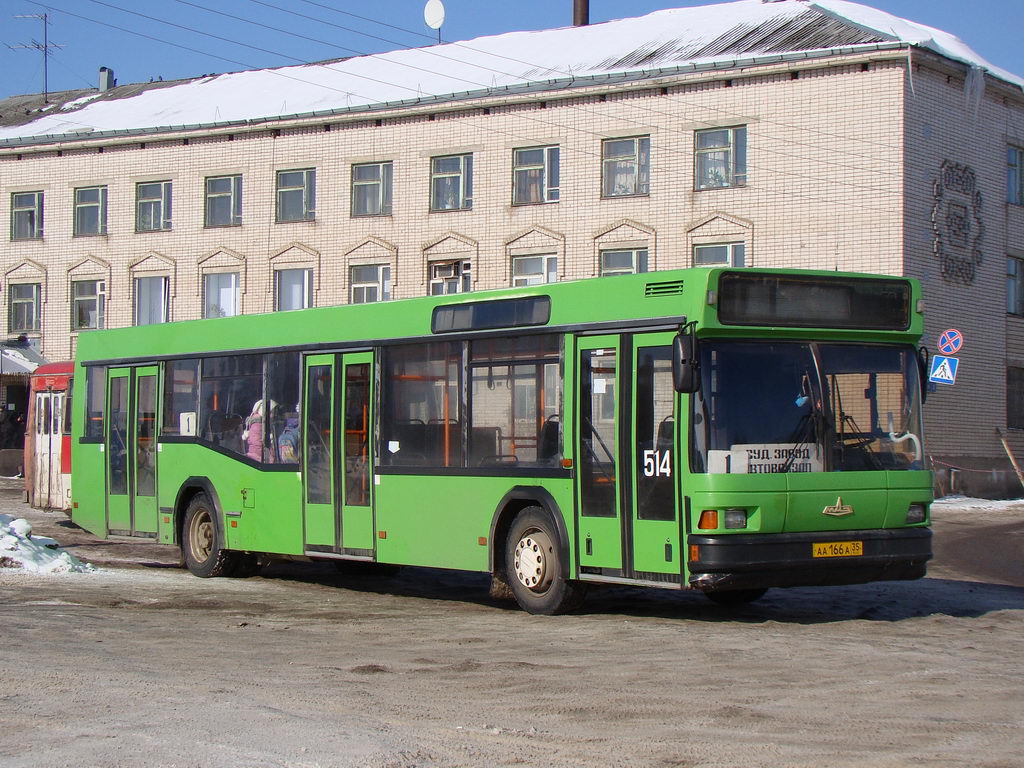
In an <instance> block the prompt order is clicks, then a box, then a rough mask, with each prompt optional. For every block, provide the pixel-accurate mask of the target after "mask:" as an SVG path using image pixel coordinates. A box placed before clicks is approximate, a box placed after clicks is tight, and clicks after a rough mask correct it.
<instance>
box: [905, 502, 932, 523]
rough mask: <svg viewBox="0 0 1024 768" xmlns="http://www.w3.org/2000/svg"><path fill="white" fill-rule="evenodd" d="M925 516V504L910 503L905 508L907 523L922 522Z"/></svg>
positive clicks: (926, 515) (926, 511) (926, 508)
mask: <svg viewBox="0 0 1024 768" xmlns="http://www.w3.org/2000/svg"><path fill="white" fill-rule="evenodd" d="M927 517H928V505H927V504H911V505H910V507H908V508H907V523H923V522H924V521H925V519H926V518H927Z"/></svg>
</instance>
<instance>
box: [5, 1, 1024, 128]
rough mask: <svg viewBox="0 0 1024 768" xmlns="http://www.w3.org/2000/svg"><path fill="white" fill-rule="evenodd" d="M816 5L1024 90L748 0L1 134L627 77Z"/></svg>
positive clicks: (128, 102) (353, 63)
mask: <svg viewBox="0 0 1024 768" xmlns="http://www.w3.org/2000/svg"><path fill="white" fill-rule="evenodd" d="M809 8H814V9H816V10H818V11H820V12H822V13H825V14H828V15H831V16H836V17H840V18H842V19H845V20H848V21H850V22H852V23H854V24H857V25H859V26H861V27H865V28H868V29H870V30H873V31H875V32H876V33H878V35H879V36H880V37H889V38H891V39H892V40H893V41H901V42H904V43H909V44H911V45H916V46H920V47H922V48H927V49H929V50H932V51H935V52H937V53H940V54H942V55H944V56H948V57H950V58H953V59H956V60H958V61H962V62H965V63H967V64H969V65H971V66H973V67H977V68H979V69H982V70H987V71H988V72H990V73H991V74H993V75H995V76H996V77H999V78H1002V79H1004V80H1006V81H1008V82H1010V83H1013V84H1015V85H1018V86H1021V87H1024V79H1021V78H1019V77H1017V76H1015V75H1013V74H1011V73H1010V72H1007V71H1005V70H1003V69H1000V68H998V67H995V66H993V65H992V64H990V63H989V62H987V61H986V60H985V59H983V58H982V57H981V56H979V55H978V54H977V53H975V52H974V51H973V50H971V48H970V47H969V46H968V45H966V44H965V43H964V42H963V41H961V40H960V39H959V38H957V37H956V36H955V35H951V34H949V33H947V32H943V31H941V30H938V29H934V28H932V27H928V26H925V25H922V24H916V23H914V22H912V21H908V20H906V19H902V18H900V17H898V16H893V15H892V14H889V13H885V12H884V11H879V10H876V9H874V8H870V7H868V6H864V5H861V4H859V3H853V2H847V0H820V2H817V3H807V2H803V1H801V0H779V1H778V2H772V3H762V2H761V0H739V1H738V2H732V3H721V4H718V5H710V6H700V7H695V8H675V9H668V10H663V11H656V12H654V13H650V14H648V15H646V16H640V17H637V18H628V19H620V20H617V21H609V22H606V23H603V24H593V25H590V26H587V27H567V28H562V29H549V30H541V31H536V32H511V33H507V34H503V35H495V36H490V37H481V38H477V39H475V40H470V41H466V42H463V43H449V44H444V45H434V46H429V47H425V48H410V49H403V50H396V51H390V52H387V53H380V54H374V55H367V56H356V57H354V58H350V59H345V60H343V61H335V62H326V63H318V64H305V65H300V66H292V67H280V68H276V69H263V70H254V71H248V72H235V73H229V74H223V75H217V76H210V77H203V78H196V79H194V80H190V81H187V82H184V83H181V84H180V85H172V86H169V87H164V88H159V89H153V90H149V91H145V92H143V93H140V94H138V95H136V96H133V97H130V98H123V99H101V100H98V101H95V102H91V103H86V104H84V106H83V107H82V108H81V109H78V110H77V111H74V112H71V113H69V112H67V111H62V112H61V113H59V114H56V113H55V114H48V115H44V116H41V117H40V118H39V119H37V120H34V121H32V122H31V123H28V124H26V125H20V126H12V127H9V128H5V129H0V141H2V140H4V139H18V138H27V137H31V136H44V135H59V134H79V135H81V134H88V133H91V132H93V131H112V130H145V129H149V128H159V127H172V126H184V125H196V124H210V123H226V122H236V121H246V120H258V119H266V118H274V117H279V116H284V115H296V114H306V113H309V112H318V111H329V110H335V109H346V108H357V109H359V108H364V107H369V106H372V105H381V104H386V103H393V102H402V101H409V100H416V99H429V98H433V97H444V96H448V95H452V94H465V93H467V92H476V93H480V92H482V91H486V90H488V89H503V88H519V87H522V86H525V85H526V84H529V83H544V82H546V81H550V80H560V81H567V80H571V79H575V78H589V77H599V76H609V75H617V74H622V73H626V72H636V71H637V70H638V69H643V70H656V69H659V68H666V67H667V68H671V67H676V66H685V65H689V64H694V63H702V64H711V63H717V62H726V63H727V62H730V61H732V60H733V59H734V56H733V55H732V54H730V55H726V56H720V57H708V58H701V59H699V60H698V59H695V58H693V57H692V56H690V55H688V53H687V52H688V51H694V50H700V49H701V47H703V46H704V45H706V44H707V43H710V42H711V41H713V40H715V39H717V38H719V37H720V36H721V35H723V34H725V33H727V32H728V31H729V30H733V29H736V28H737V26H739V25H756V26H760V25H763V24H770V23H780V22H785V21H787V20H789V19H792V18H795V17H797V16H799V15H800V14H803V13H806V12H807V11H808V9H809ZM872 45H873V44H872ZM853 47H856V46H853ZM866 47H868V48H870V47H871V46H870V45H869V46H866ZM637 50H645V51H650V52H652V53H651V54H650V55H649V56H648V58H647V59H646V60H645V61H644V63H643V65H638V64H636V63H631V62H634V61H635V56H634V54H635V53H636V51H637Z"/></svg>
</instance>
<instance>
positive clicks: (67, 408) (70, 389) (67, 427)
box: [63, 379, 75, 435]
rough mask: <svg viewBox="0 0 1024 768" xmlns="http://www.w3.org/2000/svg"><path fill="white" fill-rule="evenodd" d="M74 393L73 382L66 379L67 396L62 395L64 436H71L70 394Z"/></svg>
mask: <svg viewBox="0 0 1024 768" xmlns="http://www.w3.org/2000/svg"><path fill="white" fill-rule="evenodd" d="M74 391H75V380H74V379H68V390H67V394H65V395H64V417H63V425H64V429H63V433H64V434H65V435H70V434H71V394H72V393H73V392H74Z"/></svg>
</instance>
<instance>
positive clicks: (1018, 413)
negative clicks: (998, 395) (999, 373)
mask: <svg viewBox="0 0 1024 768" xmlns="http://www.w3.org/2000/svg"><path fill="white" fill-rule="evenodd" d="M1013 378H1016V379H1017V381H1016V382H1011V379H1013ZM1011 406H1015V407H1011ZM1006 426H1007V428H1009V429H1024V368H1020V367H1017V366H1012V365H1008V366H1007V367H1006Z"/></svg>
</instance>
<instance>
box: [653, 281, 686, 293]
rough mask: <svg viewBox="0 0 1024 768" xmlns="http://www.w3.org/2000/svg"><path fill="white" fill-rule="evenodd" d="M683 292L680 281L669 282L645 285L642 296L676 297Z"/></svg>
mask: <svg viewBox="0 0 1024 768" xmlns="http://www.w3.org/2000/svg"><path fill="white" fill-rule="evenodd" d="M682 292H683V281H682V280H669V281H667V282H664V283H647V285H645V286H644V296H676V295H679V294H681V293H682Z"/></svg>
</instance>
